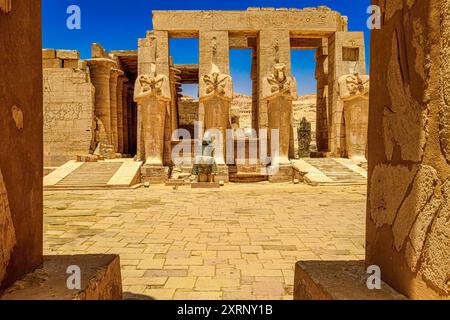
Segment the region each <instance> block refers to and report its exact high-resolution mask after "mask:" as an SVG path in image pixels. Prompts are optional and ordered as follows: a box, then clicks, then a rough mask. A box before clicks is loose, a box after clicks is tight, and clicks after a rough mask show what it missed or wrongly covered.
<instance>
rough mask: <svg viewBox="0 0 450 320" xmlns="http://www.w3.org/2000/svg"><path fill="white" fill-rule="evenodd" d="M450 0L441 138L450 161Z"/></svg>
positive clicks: (444, 48) (446, 2)
mask: <svg viewBox="0 0 450 320" xmlns="http://www.w3.org/2000/svg"><path fill="white" fill-rule="evenodd" d="M448 12H450V1H449V0H443V1H442V18H441V21H442V22H441V32H442V39H443V41H442V48H441V59H442V72H441V84H442V87H443V90H442V102H441V105H440V117H439V119H440V139H441V146H442V150H443V152H444V155H445V158H446V159H447V161H448V162H450V15H448V14H446V13H448Z"/></svg>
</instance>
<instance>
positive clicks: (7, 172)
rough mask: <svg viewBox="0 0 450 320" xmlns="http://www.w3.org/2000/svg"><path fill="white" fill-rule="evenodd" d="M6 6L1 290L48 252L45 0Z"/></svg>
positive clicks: (2, 20)
mask: <svg viewBox="0 0 450 320" xmlns="http://www.w3.org/2000/svg"><path fill="white" fill-rule="evenodd" d="M2 4H6V3H5V1H3V3H2ZM7 8H8V10H6V12H3V11H2V10H1V9H5V7H2V8H0V30H1V33H2V35H1V36H0V48H1V50H0V61H2V62H1V65H2V66H1V75H0V78H1V80H0V91H1V94H0V106H1V107H0V292H2V291H3V289H5V288H6V287H8V286H9V285H11V284H12V283H13V282H14V281H16V280H18V279H20V278H22V277H23V276H24V275H25V274H26V273H27V272H30V271H32V270H34V269H35V268H37V267H38V266H39V265H40V264H41V263H42V248H43V247H42V240H43V237H42V230H43V226H42V224H43V222H42V220H43V212H42V199H43V195H42V178H43V105H42V103H43V101H42V95H43V94H42V91H43V83H42V45H41V14H40V13H41V1H32V0H24V1H20V2H17V1H13V2H12V6H9V7H7ZM9 9H10V10H11V11H9ZM30 13H33V14H30ZM24 17H26V18H24ZM13 35H14V36H13ZM4 317H6V315H4Z"/></svg>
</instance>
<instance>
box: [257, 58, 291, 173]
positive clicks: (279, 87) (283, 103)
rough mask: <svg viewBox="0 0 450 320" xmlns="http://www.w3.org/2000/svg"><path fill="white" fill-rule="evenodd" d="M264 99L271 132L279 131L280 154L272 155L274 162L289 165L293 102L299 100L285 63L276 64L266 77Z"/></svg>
mask: <svg viewBox="0 0 450 320" xmlns="http://www.w3.org/2000/svg"><path fill="white" fill-rule="evenodd" d="M262 98H263V100H264V101H266V102H267V113H268V122H269V123H268V125H269V130H272V129H277V130H279V150H278V151H279V154H278V155H276V154H275V155H272V162H275V163H279V164H287V163H289V137H290V132H291V114H292V100H294V99H296V98H297V83H296V81H295V78H293V77H291V76H289V75H287V72H286V65H285V64H284V63H276V64H274V66H273V71H272V74H270V75H269V76H268V77H264V79H263V85H262ZM269 136H270V135H269ZM271 143H275V142H271Z"/></svg>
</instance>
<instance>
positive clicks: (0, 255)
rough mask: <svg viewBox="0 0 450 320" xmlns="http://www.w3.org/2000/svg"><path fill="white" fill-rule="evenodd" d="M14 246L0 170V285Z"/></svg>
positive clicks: (11, 224)
mask: <svg viewBox="0 0 450 320" xmlns="http://www.w3.org/2000/svg"><path fill="white" fill-rule="evenodd" d="M15 244H16V234H15V231H14V226H13V222H12V218H11V211H10V208H9V203H8V193H7V190H6V186H5V183H4V181H3V175H2V171H1V170H0V284H1V283H2V281H3V279H4V277H5V274H6V267H7V266H8V262H9V260H10V257H11V252H12V249H13V247H14V245H15Z"/></svg>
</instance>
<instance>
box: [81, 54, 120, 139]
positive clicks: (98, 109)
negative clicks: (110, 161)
mask: <svg viewBox="0 0 450 320" xmlns="http://www.w3.org/2000/svg"><path fill="white" fill-rule="evenodd" d="M88 66H89V70H90V76H91V80H92V84H93V85H94V87H95V106H94V114H95V116H96V117H97V125H99V123H101V125H102V127H103V128H104V129H105V132H106V134H105V135H102V137H101V140H100V141H97V142H98V143H100V144H101V145H104V146H110V145H111V144H112V141H111V139H110V137H111V107H110V104H111V98H110V89H109V83H110V76H111V68H113V67H114V66H115V62H114V61H113V60H109V59H103V58H98V59H91V60H88Z"/></svg>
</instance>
